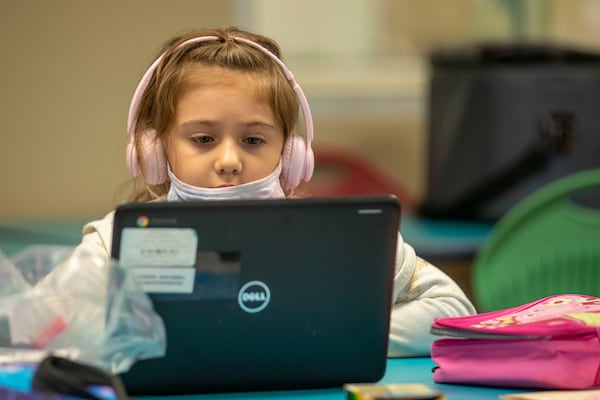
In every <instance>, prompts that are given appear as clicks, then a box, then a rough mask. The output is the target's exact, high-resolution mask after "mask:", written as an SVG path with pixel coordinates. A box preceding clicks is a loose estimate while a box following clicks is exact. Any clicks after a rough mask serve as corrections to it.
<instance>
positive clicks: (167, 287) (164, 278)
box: [132, 267, 196, 293]
mask: <svg viewBox="0 0 600 400" xmlns="http://www.w3.org/2000/svg"><path fill="white" fill-rule="evenodd" d="M132 271H133V274H134V275H135V279H136V281H137V283H139V284H140V286H141V287H142V289H143V290H144V292H146V293H192V292H193V291H194V277H195V274H196V270H195V269H194V268H186V267H171V268H162V267H133V268H132Z"/></svg>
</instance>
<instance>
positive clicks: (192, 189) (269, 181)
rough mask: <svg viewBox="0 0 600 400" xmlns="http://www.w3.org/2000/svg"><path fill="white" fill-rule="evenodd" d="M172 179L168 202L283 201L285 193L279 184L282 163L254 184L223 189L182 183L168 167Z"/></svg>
mask: <svg viewBox="0 0 600 400" xmlns="http://www.w3.org/2000/svg"><path fill="white" fill-rule="evenodd" d="M167 173H168V175H169V179H171V187H170V188H169V193H168V194H167V200H168V201H181V200H228V199H282V198H284V197H285V193H284V192H283V189H282V188H281V183H280V182H279V175H280V174H281V162H279V164H278V165H277V168H275V171H273V172H272V173H271V174H270V175H267V176H266V177H264V178H262V179H259V180H257V181H254V182H249V183H244V184H241V185H237V186H228V187H222V188H204V187H198V186H192V185H189V184H187V183H185V182H182V181H180V180H179V179H178V178H177V177H176V176H175V174H174V173H173V171H171V167H170V166H167Z"/></svg>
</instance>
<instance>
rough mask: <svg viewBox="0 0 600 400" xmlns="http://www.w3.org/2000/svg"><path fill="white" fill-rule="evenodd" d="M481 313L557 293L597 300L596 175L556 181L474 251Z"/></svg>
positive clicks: (599, 192) (599, 201) (599, 231)
mask: <svg viewBox="0 0 600 400" xmlns="http://www.w3.org/2000/svg"><path fill="white" fill-rule="evenodd" d="M472 282H473V295H474V302H475V305H476V307H477V309H478V311H479V312H485V311H491V310H499V309H503V308H509V307H514V306H518V305H521V304H525V303H528V302H530V301H534V300H537V299H539V298H542V297H545V296H549V295H553V294H559V293H579V294H588V295H594V296H598V297H600V169H592V170H585V171H582V172H577V173H574V174H572V175H568V176H566V177H563V178H560V179H558V180H556V181H554V182H552V183H550V184H548V185H546V186H544V187H542V188H540V189H538V190H537V191H536V192H534V193H533V194H531V195H530V196H528V197H527V198H525V199H524V200H522V201H521V202H519V203H518V204H517V205H515V206H514V207H513V208H512V209H511V210H509V211H508V212H507V213H506V214H505V215H504V216H503V217H502V218H501V219H500V220H499V221H498V223H497V224H496V225H495V226H494V227H493V229H492V231H491V232H490V235H489V236H488V237H487V238H486V239H485V240H484V242H483V244H482V246H481V248H480V249H479V250H478V252H477V254H476V256H475V260H474V268H473V276H472Z"/></svg>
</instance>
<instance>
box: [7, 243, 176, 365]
mask: <svg viewBox="0 0 600 400" xmlns="http://www.w3.org/2000/svg"><path fill="white" fill-rule="evenodd" d="M165 349H166V333H165V329H164V325H163V322H162V319H161V318H160V316H159V315H158V314H156V312H155V311H154V308H153V305H152V302H151V300H150V298H149V297H148V295H147V294H146V293H145V292H144V291H143V290H142V289H141V288H140V287H139V286H138V284H137V282H136V281H135V278H134V276H133V274H131V273H128V271H127V269H125V268H123V267H121V266H119V264H118V263H117V262H116V261H113V260H107V259H105V258H102V257H99V256H96V255H92V254H88V253H86V252H84V251H79V250H78V249H76V248H73V247H66V246H48V245H34V246H30V247H27V248H26V249H24V250H23V251H21V252H19V253H17V254H15V255H13V256H12V257H11V258H8V257H6V256H5V255H4V254H2V253H1V252H0V363H24V362H39V361H41V360H42V358H44V357H45V356H47V355H49V354H55V355H59V356H62V357H65V358H69V359H72V360H75V361H80V362H85V363H87V364H91V365H93V366H96V367H98V368H101V369H103V370H105V371H107V372H109V373H111V374H120V373H123V372H126V371H127V370H129V368H130V367H131V366H132V365H133V364H134V363H135V362H136V361H137V360H141V359H146V358H154V357H161V356H163V355H164V354H165Z"/></svg>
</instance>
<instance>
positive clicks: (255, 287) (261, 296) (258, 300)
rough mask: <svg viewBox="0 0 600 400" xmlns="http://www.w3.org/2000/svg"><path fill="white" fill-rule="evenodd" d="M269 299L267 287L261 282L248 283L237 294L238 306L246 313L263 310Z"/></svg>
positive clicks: (269, 293)
mask: <svg viewBox="0 0 600 400" xmlns="http://www.w3.org/2000/svg"><path fill="white" fill-rule="evenodd" d="M270 299H271V292H269V287H268V286H267V285H265V284H264V283H263V282H261V281H251V282H248V283H246V284H245V285H244V286H242V288H241V289H240V291H239V292H238V304H239V305H240V307H241V308H242V310H244V311H246V312H248V313H257V312H260V311H262V310H264V309H265V308H266V307H267V305H268V304H269V300H270Z"/></svg>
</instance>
